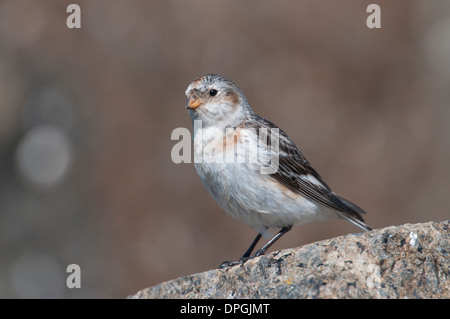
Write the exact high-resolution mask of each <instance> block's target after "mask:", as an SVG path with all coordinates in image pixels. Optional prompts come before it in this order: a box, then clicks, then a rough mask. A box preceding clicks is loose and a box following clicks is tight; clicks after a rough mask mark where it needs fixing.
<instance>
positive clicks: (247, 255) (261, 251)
mask: <svg viewBox="0 0 450 319" xmlns="http://www.w3.org/2000/svg"><path fill="white" fill-rule="evenodd" d="M291 229H292V225H291V226H286V227H283V228H281V230H280V231H279V232H278V233H277V234H276V235H275V236H273V237H272V239H271V240H269V241H268V242H267V244H265V245H264V246H263V247H262V248H261V249H259V250H258V251H257V252H256V253H255V254H254V255H252V256H250V254H251V253H252V251H253V248H255V246H256V244H257V243H258V241H259V239H260V238H261V234H259V233H258V235H257V236H256V238H255V240H254V241H253V242H252V244H251V245H250V247H249V248H248V249H247V251H246V252H245V254H244V255H243V256H242V257H241V259H239V260H238V261H224V262H223V263H222V264H221V265H220V267H219V268H225V267H229V266H235V265H239V264H243V263H244V262H246V261H247V260H249V259H251V258H255V257H259V256H261V255H264V253H265V252H266V251H267V249H269V248H270V246H272V245H273V244H274V243H275V242H276V241H277V240H278V239H280V237H281V236H283V235H284V234H286V233H287V232H288V231H290V230H291Z"/></svg>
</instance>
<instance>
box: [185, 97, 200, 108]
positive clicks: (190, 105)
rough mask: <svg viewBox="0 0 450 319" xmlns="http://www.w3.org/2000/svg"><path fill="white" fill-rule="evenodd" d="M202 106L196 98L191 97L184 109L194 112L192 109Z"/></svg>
mask: <svg viewBox="0 0 450 319" xmlns="http://www.w3.org/2000/svg"><path fill="white" fill-rule="evenodd" d="M202 104H203V103H202V102H201V101H200V100H199V99H198V98H196V97H195V96H191V97H190V98H189V101H188V102H187V104H186V108H187V109H190V110H194V109H196V108H198V107H199V106H200V105H202Z"/></svg>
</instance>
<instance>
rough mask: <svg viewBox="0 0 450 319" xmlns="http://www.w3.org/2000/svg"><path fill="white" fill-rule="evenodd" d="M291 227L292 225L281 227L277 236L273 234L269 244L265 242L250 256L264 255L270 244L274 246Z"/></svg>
mask: <svg viewBox="0 0 450 319" xmlns="http://www.w3.org/2000/svg"><path fill="white" fill-rule="evenodd" d="M291 229H292V225H291V226H286V227H283V228H281V230H280V231H279V232H278V233H277V234H276V235H275V236H273V237H272V239H271V240H269V241H268V242H267V244H265V245H264V246H263V247H262V248H261V249H260V250H258V251H257V252H256V253H255V254H254V255H253V256H250V257H249V258H255V257H258V256H261V255H264V254H265V252H266V250H267V249H269V248H270V246H272V245H273V244H274V243H275V242H276V241H277V240H278V239H280V237H281V236H283V235H284V234H286V233H287V232H288V231H290V230H291Z"/></svg>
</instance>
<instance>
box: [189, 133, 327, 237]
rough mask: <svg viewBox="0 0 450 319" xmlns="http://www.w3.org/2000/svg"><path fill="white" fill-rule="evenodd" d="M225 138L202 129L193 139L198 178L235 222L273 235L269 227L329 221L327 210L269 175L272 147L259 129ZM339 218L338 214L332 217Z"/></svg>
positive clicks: (225, 136)
mask: <svg viewBox="0 0 450 319" xmlns="http://www.w3.org/2000/svg"><path fill="white" fill-rule="evenodd" d="M228 133H229V134H222V132H221V131H220V130H219V129H217V128H211V127H209V128H204V129H203V128H202V129H199V130H197V131H196V134H195V135H194V162H195V168H196V170H197V173H198V175H199V177H200V179H201V181H202V183H203V184H204V186H205V187H206V189H207V190H208V192H209V193H210V194H211V196H213V198H214V199H215V201H216V202H217V204H218V205H219V206H220V207H221V208H222V209H223V210H224V211H225V212H227V213H228V214H230V215H231V216H232V217H234V218H236V219H238V220H240V221H241V222H244V223H246V224H247V225H249V226H251V227H253V228H255V229H256V230H257V231H259V232H261V233H262V234H263V235H268V234H267V231H266V228H268V227H272V228H275V227H284V226H288V225H294V224H295V225H298V224H304V223H307V222H311V221H314V220H323V219H328V218H330V214H329V212H327V210H325V211H323V210H322V209H321V207H320V206H319V205H317V204H316V203H314V202H312V201H310V200H308V199H306V198H304V197H303V196H302V195H300V194H297V193H294V192H292V191H290V190H289V189H288V188H286V187H285V186H283V185H281V184H280V183H279V182H277V181H276V180H274V179H273V178H272V177H270V176H269V175H266V174H261V167H262V166H264V165H265V164H268V163H269V161H270V158H269V157H268V153H267V148H266V149H264V145H261V144H260V145H259V146H258V143H257V141H258V138H257V134H256V132H255V131H254V130H248V129H240V130H238V131H236V132H231V131H228ZM332 217H334V215H333V216H332Z"/></svg>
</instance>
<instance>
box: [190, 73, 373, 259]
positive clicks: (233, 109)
mask: <svg viewBox="0 0 450 319" xmlns="http://www.w3.org/2000/svg"><path fill="white" fill-rule="evenodd" d="M186 97H187V99H188V102H187V104H186V108H187V109H188V112H189V115H190V117H191V119H192V122H193V124H194V136H193V144H194V165H195V169H196V171H197V173H198V175H199V177H200V180H201V181H202V183H203V185H204V186H205V187H206V189H207V190H208V192H209V193H210V195H211V196H212V197H213V198H214V200H215V201H216V202H217V204H218V205H219V206H220V207H221V208H222V209H223V210H224V211H225V212H226V213H227V214H229V215H231V216H232V217H233V218H235V219H237V220H239V221H241V222H243V223H245V224H247V225H248V226H250V227H252V228H254V229H255V230H256V231H257V232H258V234H257V236H256V238H255V239H254V241H253V242H252V243H251V245H250V247H249V248H248V249H247V251H246V252H245V253H244V255H243V256H242V257H241V258H240V259H239V260H238V261H225V262H223V263H222V264H221V266H220V267H227V266H233V265H237V264H240V263H243V262H245V261H246V260H248V259H250V258H253V257H257V256H261V255H263V254H264V253H265V252H266V251H267V249H268V248H269V247H270V246H271V245H272V244H273V243H274V242H275V241H277V240H278V239H279V238H280V237H281V236H283V235H284V234H285V233H287V232H288V231H289V230H291V228H292V226H294V225H302V224H306V223H309V222H314V221H323V220H329V219H339V218H341V219H345V220H347V221H349V222H351V223H353V224H354V225H356V226H358V227H359V228H361V229H363V230H365V231H370V230H371V228H370V227H369V226H368V225H367V224H365V223H364V219H363V218H362V216H361V215H362V214H365V213H366V212H365V211H364V210H362V209H361V208H360V207H358V206H357V205H355V204H353V203H352V202H350V201H348V200H346V199H344V198H342V197H341V196H339V195H337V194H336V193H334V192H332V190H331V189H330V187H329V186H328V185H327V184H326V183H325V182H324V181H323V179H322V177H320V175H319V174H318V173H317V172H316V170H314V168H313V167H312V166H311V164H310V163H309V162H308V161H307V160H306V158H305V156H303V154H302V153H301V152H300V150H299V149H298V147H297V146H296V145H295V144H294V142H293V141H292V140H291V139H290V138H289V137H288V136H287V134H286V133H285V132H284V131H282V130H281V129H280V128H279V127H278V126H276V125H275V124H273V123H272V122H270V121H268V120H266V119H264V118H262V117H260V116H258V115H257V114H255V113H254V112H253V110H252V108H251V107H250V105H249V103H248V101H247V98H246V97H245V95H244V93H242V91H241V90H240V89H239V88H238V87H237V86H236V85H235V84H234V83H233V82H231V81H230V80H228V79H226V78H225V77H223V76H221V75H217V74H206V75H203V76H200V77H198V78H196V79H195V80H194V81H192V83H191V84H190V85H189V86H188V88H187V90H186ZM263 133H264V134H263ZM269 159H270V160H269ZM269 162H271V163H272V162H273V163H275V164H277V165H276V167H275V169H273V170H272V171H270V169H269V170H268V171H269V172H268V173H263V172H262V171H263V170H262V168H264V167H267V166H268V163H269ZM271 228H277V229H280V228H281V230H280V231H279V232H278V233H277V234H276V235H275V236H273V237H272V234H271V232H270V231H269V229H271ZM261 236H264V237H267V238H271V239H270V240H269V241H268V242H267V244H265V245H264V246H263V247H262V248H261V249H259V250H258V251H257V252H256V253H255V254H253V255H251V254H252V252H253V249H254V248H255V246H256V245H257V243H258V241H259V240H260V238H261Z"/></svg>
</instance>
